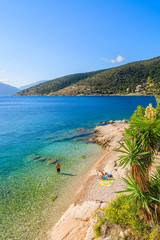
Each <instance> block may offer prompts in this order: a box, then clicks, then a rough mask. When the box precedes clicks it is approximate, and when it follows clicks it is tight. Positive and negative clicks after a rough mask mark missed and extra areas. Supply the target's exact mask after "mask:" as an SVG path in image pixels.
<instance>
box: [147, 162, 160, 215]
mask: <svg viewBox="0 0 160 240" xmlns="http://www.w3.org/2000/svg"><path fill="white" fill-rule="evenodd" d="M149 189H150V192H151V193H152V195H154V198H156V199H158V200H159V201H160V167H159V168H157V169H156V171H155V172H154V173H152V175H151V178H150V186H149ZM153 203H154V204H155V214H156V218H157V217H158V215H159V217H160V202H159V203H157V202H154V201H153Z"/></svg>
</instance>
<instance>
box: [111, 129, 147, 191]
mask: <svg viewBox="0 0 160 240" xmlns="http://www.w3.org/2000/svg"><path fill="white" fill-rule="evenodd" d="M128 133H129V132H128ZM123 142H124V143H119V144H120V145H121V147H122V149H115V151H116V152H120V153H122V154H123V155H121V156H119V158H118V160H117V161H118V162H119V166H122V167H123V168H124V167H126V166H127V165H129V166H130V168H131V175H132V176H133V178H134V180H135V182H136V184H138V186H139V187H140V189H144V187H145V185H144V183H143V179H144V173H145V172H144V167H145V165H146V163H147V161H148V158H147V156H148V152H143V151H142V146H141V144H140V141H139V140H138V139H137V138H136V137H135V136H134V137H132V136H129V135H128V136H126V137H125V138H124V139H123Z"/></svg>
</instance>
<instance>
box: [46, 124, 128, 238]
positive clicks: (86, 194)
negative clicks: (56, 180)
mask: <svg viewBox="0 0 160 240" xmlns="http://www.w3.org/2000/svg"><path fill="white" fill-rule="evenodd" d="M127 126H128V124H127V121H126V120H123V121H114V122H113V121H110V122H108V124H106V125H103V126H97V127H96V128H95V129H94V130H93V132H94V133H95V135H94V137H92V138H91V139H90V141H91V142H95V143H97V144H100V145H102V147H103V148H104V149H105V150H106V151H105V154H104V156H102V157H101V158H100V159H99V161H98V162H96V164H95V165H94V166H92V168H91V169H90V171H89V172H88V175H87V176H86V179H85V180H84V182H83V183H82V185H81V186H80V188H79V189H78V191H77V192H76V193H75V198H74V201H73V202H72V204H71V206H70V207H69V208H68V210H67V211H66V212H65V213H64V215H63V216H62V217H61V218H60V220H59V221H58V222H57V223H56V224H55V226H54V228H53V229H52V230H51V231H50V233H49V236H50V238H49V239H50V240H62V239H63V240H84V239H85V240H89V239H91V236H92V234H93V233H92V227H91V226H92V225H93V222H94V218H93V214H94V212H95V211H96V210H97V209H98V208H100V207H102V206H105V205H106V204H107V202H109V201H110V200H111V199H112V197H114V196H115V195H116V194H115V191H118V190H120V189H122V184H123V182H122V180H121V176H124V175H125V174H126V171H127V170H126V169H125V170H124V169H120V168H117V166H116V159H117V156H118V155H119V153H117V152H114V151H113V149H114V148H118V147H119V144H118V143H117V142H118V141H120V139H121V137H122V133H123V131H124V129H125V128H126V127H127ZM97 170H102V171H105V172H112V174H113V177H114V182H113V184H112V185H111V186H110V187H105V186H99V185H98V176H97Z"/></svg>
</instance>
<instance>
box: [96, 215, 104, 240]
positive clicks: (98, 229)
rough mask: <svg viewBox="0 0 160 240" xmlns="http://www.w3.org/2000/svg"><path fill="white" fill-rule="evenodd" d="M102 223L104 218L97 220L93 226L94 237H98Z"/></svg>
mask: <svg viewBox="0 0 160 240" xmlns="http://www.w3.org/2000/svg"><path fill="white" fill-rule="evenodd" d="M104 222H105V218H102V219H101V218H98V220H97V222H96V224H95V225H94V226H93V231H94V234H95V237H99V235H100V229H101V227H102V225H103V223H104Z"/></svg>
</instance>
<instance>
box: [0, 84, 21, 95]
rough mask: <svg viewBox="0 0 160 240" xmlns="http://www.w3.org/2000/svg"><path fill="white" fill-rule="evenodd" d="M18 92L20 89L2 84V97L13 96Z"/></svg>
mask: <svg viewBox="0 0 160 240" xmlns="http://www.w3.org/2000/svg"><path fill="white" fill-rule="evenodd" d="M17 92H19V89H18V88H16V87H12V86H10V85H8V84H4V83H1V82H0V96H11V95H13V94H15V93H17Z"/></svg>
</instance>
